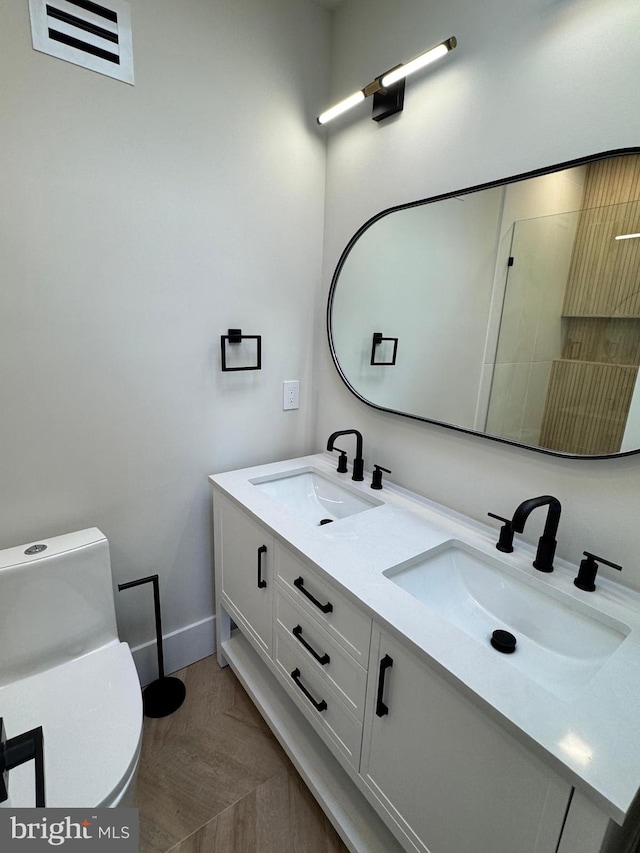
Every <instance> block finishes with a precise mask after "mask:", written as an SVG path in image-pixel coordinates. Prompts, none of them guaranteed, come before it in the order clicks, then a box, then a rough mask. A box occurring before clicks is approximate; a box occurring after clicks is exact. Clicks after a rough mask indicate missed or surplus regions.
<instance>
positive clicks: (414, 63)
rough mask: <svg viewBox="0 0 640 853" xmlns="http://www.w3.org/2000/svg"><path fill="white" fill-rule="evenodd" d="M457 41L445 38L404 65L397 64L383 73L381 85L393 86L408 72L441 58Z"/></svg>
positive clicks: (408, 73) (412, 72)
mask: <svg viewBox="0 0 640 853" xmlns="http://www.w3.org/2000/svg"><path fill="white" fill-rule="evenodd" d="M456 44H457V42H456V39H455V38H450V39H447V40H446V41H443V42H442V44H439V45H438V46H437V47H433V48H431V50H428V51H427V52H426V53H422V54H420V56H416V58H415V59H412V60H411V62H406V63H405V64H404V65H399V66H398V67H397V68H394V69H393V70H392V71H389V73H388V74H385V75H383V77H382V79H381V80H380V82H381V83H382V85H383V87H384V88H385V89H386V88H388V87H389V86H393V84H394V83H397V82H398V80H402V79H403V78H404V77H408V76H409V75H410V74H415V72H416V71H420V69H421V68H424V67H425V66H427V65H431V63H432V62H435V61H436V60H437V59H441V58H442V57H443V56H446V55H447V54H448V53H449V51H450V50H453V48H454V47H455V46H456Z"/></svg>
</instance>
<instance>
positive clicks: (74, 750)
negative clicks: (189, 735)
mask: <svg viewBox="0 0 640 853" xmlns="http://www.w3.org/2000/svg"><path fill="white" fill-rule="evenodd" d="M0 717H2V718H3V720H4V727H5V732H6V736H7V737H8V738H12V737H14V736H15V735H18V734H21V733H22V732H25V731H28V730H29V729H33V728H36V727H37V726H42V729H43V737H44V769H45V798H46V805H47V807H50V808H53V807H59V808H60V807H61V808H82V807H97V806H103V805H104V806H106V805H109V804H110V802H111V801H112V800H113V799H114V798H117V797H118V795H119V793H120V791H121V789H122V788H123V786H124V785H125V784H126V783H127V781H128V779H129V776H130V774H131V772H132V771H133V769H134V767H135V765H136V763H137V760H138V756H139V753H140V745H141V741H142V696H141V691H140V682H139V680H138V674H137V672H136V669H135V666H134V663H133V658H132V657H131V651H130V650H129V646H128V645H127V644H126V643H120V642H119V641H118V640H114V641H113V642H111V643H109V644H107V645H106V646H103V647H102V648H100V649H97V650H96V651H93V652H90V653H89V654H87V655H84V656H82V657H80V658H76V659H75V660H72V661H70V662H69V663H65V664H62V665H60V666H56V667H53V668H52V669H48V670H46V671H45V672H40V673H37V674H36V675H32V676H29V677H28V678H23V679H20V680H19V681H15V682H13V683H11V684H7V685H5V686H3V687H1V688H0ZM33 764H34V763H33V761H30V762H28V763H27V764H25V765H22V766H21V767H16V768H14V769H13V770H11V771H10V773H9V799H8V801H6V802H4V803H2V804H0V806H5V807H10V808H29V807H32V806H35V795H34V771H33Z"/></svg>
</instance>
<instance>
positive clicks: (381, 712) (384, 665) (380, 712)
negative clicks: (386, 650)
mask: <svg viewBox="0 0 640 853" xmlns="http://www.w3.org/2000/svg"><path fill="white" fill-rule="evenodd" d="M392 666H393V658H390V657H389V655H385V656H384V657H383V658H382V660H381V661H380V671H379V672H378V695H377V697H376V716H378V717H385V716H386V715H387V714H388V713H389V708H388V707H387V706H386V705H385V704H384V702H383V701H382V697H383V696H384V677H385V674H386V672H387V670H388V669H390V668H391V667H392Z"/></svg>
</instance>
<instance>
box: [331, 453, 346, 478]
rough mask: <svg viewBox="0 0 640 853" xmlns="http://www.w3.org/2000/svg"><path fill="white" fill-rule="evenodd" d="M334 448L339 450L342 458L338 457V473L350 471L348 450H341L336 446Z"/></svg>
mask: <svg viewBox="0 0 640 853" xmlns="http://www.w3.org/2000/svg"><path fill="white" fill-rule="evenodd" d="M333 449H334V450H337V451H338V453H339V454H340V458H339V459H338V467H337V468H336V471H337V472H338V474H346V473H347V471H348V468H347V451H346V450H340V448H339V447H334V448H333Z"/></svg>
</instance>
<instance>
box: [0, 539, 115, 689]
mask: <svg viewBox="0 0 640 853" xmlns="http://www.w3.org/2000/svg"><path fill="white" fill-rule="evenodd" d="M39 545H46V548H45V549H42V550H39V551H38V552H37V553H32V554H26V553H25V551H26V550H27V549H28V548H30V547H31V548H33V546H39ZM117 639H118V631H117V627H116V615H115V607H114V601H113V583H112V579H111V562H110V558H109V543H108V542H107V539H106V538H105V536H104V534H102V533H101V532H100V530H98V528H97V527H92V528H89V529H87V530H80V531H78V532H77V533H67V534H65V535H64V536H55V537H53V538H51V539H42V540H39V541H37V542H35V543H29V544H27V545H21V546H19V547H16V548H7V549H5V550H3V551H0V686H1V685H3V684H6V683H7V682H11V681H16V680H17V679H19V678H24V677H25V676H27V675H32V674H34V673H36V672H41V671H43V670H45V669H50V668H51V667H54V666H57V665H58V664H62V663H66V662H68V661H69V660H72V659H74V658H78V657H81V656H82V655H85V654H87V653H88V652H91V651H93V650H95V649H98V648H100V647H102V646H104V645H106V644H107V643H111V642H113V641H114V640H117Z"/></svg>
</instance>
